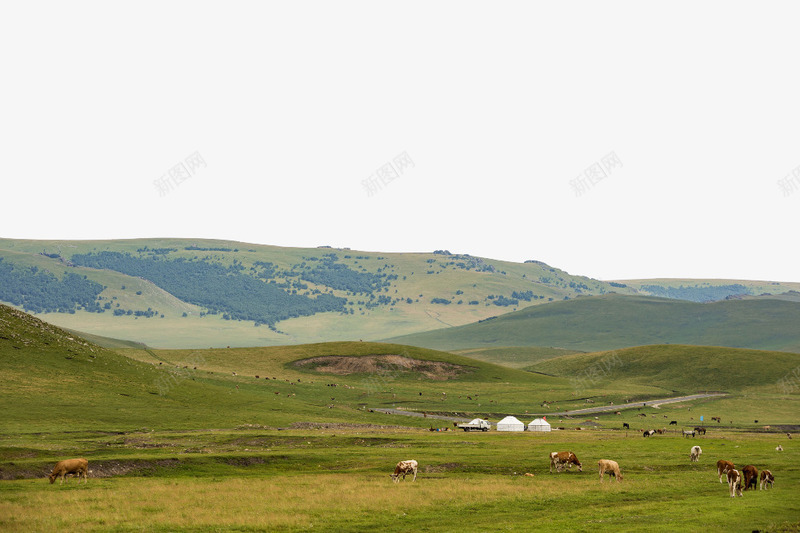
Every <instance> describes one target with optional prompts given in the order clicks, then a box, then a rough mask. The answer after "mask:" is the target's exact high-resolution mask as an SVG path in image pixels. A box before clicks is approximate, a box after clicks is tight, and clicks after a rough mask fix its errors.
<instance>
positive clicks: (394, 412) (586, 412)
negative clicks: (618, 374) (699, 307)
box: [373, 392, 727, 422]
mask: <svg viewBox="0 0 800 533" xmlns="http://www.w3.org/2000/svg"><path fill="white" fill-rule="evenodd" d="M718 396H727V394H724V393H719V392H714V393H704V394H690V395H689V396H676V397H674V398H663V399H660V400H648V401H646V402H635V403H624V404H619V405H600V406H597V407H587V408H586V409H575V410H572V411H550V412H543V413H530V414H528V415H527V416H532V417H539V416H546V415H549V416H581V415H589V414H592V413H603V412H606V411H623V410H625V409H638V408H641V407H655V408H656V409H658V407H660V406H661V405H664V404H668V403H679V402H688V401H691V400H699V399H701V398H714V397H718ZM373 411H378V412H381V413H387V414H390V415H404V416H416V417H420V418H422V417H423V416H425V417H426V418H434V419H438V420H450V421H452V422H469V421H470V420H472V419H471V418H459V417H455V416H443V415H431V414H429V415H424V414H423V413H419V412H416V411H405V410H401V409H373Z"/></svg>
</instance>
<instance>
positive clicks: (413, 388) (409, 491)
mask: <svg viewBox="0 0 800 533" xmlns="http://www.w3.org/2000/svg"><path fill="white" fill-rule="evenodd" d="M94 340H96V341H97V342H101V343H103V344H105V345H109V346H113V349H111V348H104V347H101V346H99V345H98V344H94V343H93V342H89V341H88V340H85V339H83V338H82V337H80V336H78V335H77V334H76V333H73V332H68V331H64V330H61V329H59V328H57V327H54V326H51V325H49V324H46V323H43V322H41V321H39V320H38V319H36V318H35V317H32V316H30V315H27V314H24V313H21V312H19V311H17V310H14V309H11V308H8V307H5V306H0V376H2V386H3V394H2V395H0V410H2V412H3V419H2V423H0V529H2V530H3V531H44V530H53V529H62V528H75V527H78V528H80V529H82V530H89V531H142V530H144V531H305V530H323V531H364V530H367V529H370V528H380V529H382V530H387V531H408V530H423V531H453V530H459V531H487V530H488V531H498V530H517V531H529V530H533V529H542V530H547V531H589V530H596V529H597V528H598V527H603V526H611V527H613V528H614V529H615V530H622V531H674V530H677V529H680V530H688V531H700V530H706V531H707V530H713V531H717V530H726V531H752V530H764V531H796V530H797V529H798V527H800V498H798V495H800V470H798V468H797V466H796V465H797V464H798V460H800V450H798V448H797V447H796V446H795V445H794V443H796V442H798V441H797V439H790V438H789V437H788V436H787V433H792V432H794V431H796V429H797V428H798V427H800V422H798V416H797V413H798V412H799V411H798V409H797V401H798V398H800V391H798V390H797V388H792V387H791V386H789V385H790V384H791V383H794V382H793V381H790V380H787V379H786V378H787V376H789V377H790V378H791V377H792V376H794V372H795V371H796V370H795V369H796V368H798V366H799V365H798V356H797V355H796V354H788V353H783V352H764V351H758V350H736V349H730V348H725V349H723V348H713V347H705V348H698V347H686V346H671V345H670V346H651V347H639V348H631V349H627V350H617V351H614V352H605V353H603V352H601V353H586V354H582V353H577V354H566V355H557V354H553V353H552V352H549V351H547V350H545V351H542V352H536V353H532V354H531V355H532V357H531V359H530V360H529V361H528V362H529V363H530V364H529V365H525V362H526V361H525V360H524V357H522V356H521V355H520V354H521V353H523V352H517V351H514V349H509V350H508V351H506V352H498V353H493V354H491V356H492V357H493V358H494V361H493V362H490V361H486V360H479V359H477V358H471V357H466V356H465V355H464V354H453V353H447V352H439V351H434V350H430V349H426V348H418V347H413V346H407V345H399V344H387V343H369V342H327V343H317V344H303V345H293V346H274V347H261V348H234V347H232V348H215V349H203V350H159V349H151V348H148V347H146V346H142V345H136V344H131V343H126V342H115V341H112V340H109V339H101V338H94ZM511 355H513V356H514V357H513V358H514V361H513V362H512V363H513V364H511V366H507V365H502V364H498V362H502V359H503V357H504V356H511ZM538 356H541V357H538ZM551 356H552V357H551ZM520 366H524V367H525V368H528V370H523V369H522V368H518V367H520ZM700 390H717V391H722V392H725V393H726V395H725V396H723V397H718V398H711V399H703V400H696V401H692V402H684V403H680V404H664V405H662V406H660V407H652V406H648V407H646V408H640V407H638V406H637V407H631V408H626V407H630V405H633V404H635V403H637V402H640V401H648V400H653V399H659V398H666V397H670V396H678V395H683V394H690V393H693V392H698V391H700ZM611 404H613V405H614V406H616V407H615V409H619V410H618V412H619V413H620V414H615V411H609V412H606V413H598V414H592V415H582V416H579V415H574V416H565V415H564V414H563V413H564V411H567V410H571V409H578V408H583V407H589V406H599V405H609V406H610V405H611ZM628 404H630V405H628ZM378 408H395V409H399V410H405V411H408V412H414V413H421V414H423V415H425V416H419V417H411V416H401V415H389V414H383V413H381V412H378V411H377V410H376V409H378ZM508 414H513V415H515V416H517V417H518V418H520V419H521V420H522V421H523V422H526V423H527V422H529V421H530V420H531V419H533V418H534V417H535V416H538V415H541V414H546V416H547V419H548V421H550V423H551V424H552V426H553V428H554V431H552V432H550V433H546V434H535V433H530V432H524V433H504V432H497V431H490V432H487V433H465V432H462V431H457V430H455V428H454V427H453V422H452V421H451V420H446V419H443V418H438V417H454V418H466V419H469V418H473V417H476V416H481V417H486V418H489V420H490V421H491V422H493V423H496V422H497V421H498V420H499V419H500V418H501V417H503V416H505V415H508ZM701 416H702V417H704V421H703V423H702V424H703V425H704V426H705V427H707V428H708V433H707V434H706V435H705V436H698V437H696V438H694V439H692V438H684V437H682V436H681V434H680V430H681V429H684V428H692V427H694V426H696V425H700V424H701V423H700V417H701ZM712 416H720V417H721V418H722V420H721V422H720V423H717V422H712V421H710V417H712ZM673 420H675V421H676V423H677V424H676V425H669V422H670V421H673ZM756 420H757V421H758V422H756ZM623 423H627V424H628V425H629V426H630V429H623ZM558 428H563V429H558ZM662 428H664V429H666V432H665V433H664V434H662V435H655V436H653V437H649V438H643V437H642V436H641V431H642V430H643V429H662ZM695 444H697V445H700V446H701V447H702V449H703V454H702V455H701V457H700V461H699V462H697V463H692V462H690V460H689V449H690V447H691V446H692V445H695ZM778 445H781V446H782V447H783V451H781V452H778V451H776V450H775V448H776V447H777V446H778ZM566 450H571V451H573V452H574V453H575V454H577V456H578V457H579V458H580V460H581V461H582V462H583V467H584V468H583V472H577V471H576V469H575V468H573V469H571V470H570V471H565V472H562V473H553V474H551V473H550V472H549V459H548V456H549V453H550V452H551V451H566ZM72 457H85V458H87V459H88V460H89V463H90V470H91V473H90V478H89V481H88V483H85V484H83V483H80V484H79V483H77V480H76V479H74V478H73V479H68V480H67V482H66V483H65V484H63V485H61V484H59V483H58V482H56V483H55V484H52V485H51V484H50V483H49V482H48V481H47V479H46V478H45V476H46V474H47V473H49V471H50V470H51V469H52V467H53V465H54V464H55V463H56V462H57V461H58V460H60V459H66V458H72ZM406 459H416V460H417V461H418V462H419V464H420V469H419V474H418V478H417V481H416V482H411V481H410V479H406V480H405V481H401V482H399V483H396V484H395V483H392V481H391V480H390V478H389V474H390V473H391V472H392V470H393V467H394V465H395V464H396V463H397V462H398V461H400V460H406ZM600 459H614V460H616V461H617V462H619V464H620V467H621V469H622V473H623V476H624V479H623V480H622V481H621V482H620V483H617V482H614V481H611V480H609V479H608V478H606V480H605V481H604V482H602V483H601V482H600V480H599V477H598V473H597V461H598V460H600ZM718 459H727V460H731V461H733V462H734V463H736V465H737V466H744V465H745V464H753V465H755V466H756V467H757V468H759V470H760V469H763V468H768V469H770V470H771V471H772V472H773V473H774V474H775V477H776V483H775V487H774V488H773V489H771V490H766V491H747V492H745V494H744V497H741V498H735V499H732V498H730V497H729V494H728V488H727V485H725V484H720V483H719V482H718V479H717V475H716V470H715V463H716V461H717V460H718ZM526 473H528V474H533V475H532V476H526V475H525V474H526Z"/></svg>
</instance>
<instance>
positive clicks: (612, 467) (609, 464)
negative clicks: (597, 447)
mask: <svg viewBox="0 0 800 533" xmlns="http://www.w3.org/2000/svg"><path fill="white" fill-rule="evenodd" d="M597 465H598V466H599V467H600V481H601V482H602V481H603V474H605V473H606V472H608V475H609V476H614V478H616V480H617V482H619V481H622V473H621V472H620V471H619V465H618V464H617V462H616V461H612V460H610V459H600V460H599V461H598V462H597Z"/></svg>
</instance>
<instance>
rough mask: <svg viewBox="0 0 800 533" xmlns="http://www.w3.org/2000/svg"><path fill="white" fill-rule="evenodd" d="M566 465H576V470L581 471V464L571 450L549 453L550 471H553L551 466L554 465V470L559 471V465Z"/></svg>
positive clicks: (570, 466)
mask: <svg viewBox="0 0 800 533" xmlns="http://www.w3.org/2000/svg"><path fill="white" fill-rule="evenodd" d="M564 465H567V468H572V465H575V466H577V467H578V472H583V465H582V464H581V462H580V461H579V460H578V456H576V455H575V454H574V453H572V452H552V453H551V454H550V473H551V474H552V473H553V467H554V466H555V467H556V472H561V467H562V466H564Z"/></svg>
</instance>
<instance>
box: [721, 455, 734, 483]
mask: <svg viewBox="0 0 800 533" xmlns="http://www.w3.org/2000/svg"><path fill="white" fill-rule="evenodd" d="M728 470H733V463H732V462H730V461H726V460H724V459H720V460H719V461H717V474H719V482H720V483H722V476H724V475H725V474H727V473H728Z"/></svg>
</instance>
